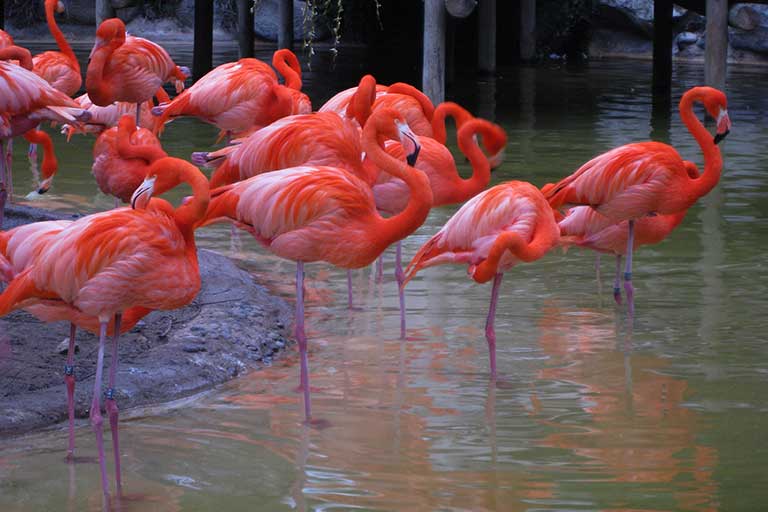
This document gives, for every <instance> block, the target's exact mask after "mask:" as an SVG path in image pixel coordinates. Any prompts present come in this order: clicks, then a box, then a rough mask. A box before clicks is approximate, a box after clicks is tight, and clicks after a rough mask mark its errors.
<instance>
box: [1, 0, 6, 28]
mask: <svg viewBox="0 0 768 512" xmlns="http://www.w3.org/2000/svg"><path fill="white" fill-rule="evenodd" d="M4 29H5V0H0V30H4Z"/></svg>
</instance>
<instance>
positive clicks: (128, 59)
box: [85, 18, 190, 124]
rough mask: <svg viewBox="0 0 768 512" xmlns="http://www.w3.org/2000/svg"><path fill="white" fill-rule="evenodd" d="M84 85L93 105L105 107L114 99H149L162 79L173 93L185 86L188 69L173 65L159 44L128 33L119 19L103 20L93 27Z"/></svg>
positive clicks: (137, 109)
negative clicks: (93, 37) (171, 84)
mask: <svg viewBox="0 0 768 512" xmlns="http://www.w3.org/2000/svg"><path fill="white" fill-rule="evenodd" d="M90 59H91V60H90V62H89V63H88V70H87V71H86V74H85V87H86V90H87V92H88V96H89V97H90V98H91V101H93V103H94V104H96V105H99V106H102V107H106V106H108V105H110V104H111V103H113V102H115V101H127V102H131V103H136V105H137V107H136V117H137V119H136V124H140V123H141V121H140V119H139V114H140V112H141V106H140V104H141V103H143V102H145V101H147V100H149V99H151V98H152V96H153V95H154V94H155V91H157V90H158V89H159V88H160V87H161V86H162V85H163V84H164V83H165V82H169V81H174V83H175V86H176V92H177V93H178V92H181V91H182V90H183V89H184V80H185V79H186V78H187V77H188V76H189V74H190V73H189V69H187V68H180V67H179V66H177V65H176V64H174V62H173V60H171V57H170V56H169V55H168V52H166V51H165V50H164V49H163V47H162V46H160V45H158V44H156V43H153V42H152V41H149V40H147V39H143V38H141V37H133V36H127V35H126V34H125V24H124V23H123V22H122V21H121V20H120V19H118V18H110V19H108V20H104V21H103V22H102V23H101V25H99V28H98V30H96V42H95V44H94V45H93V50H92V51H91V56H90Z"/></svg>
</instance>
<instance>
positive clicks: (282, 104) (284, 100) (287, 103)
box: [272, 83, 293, 119]
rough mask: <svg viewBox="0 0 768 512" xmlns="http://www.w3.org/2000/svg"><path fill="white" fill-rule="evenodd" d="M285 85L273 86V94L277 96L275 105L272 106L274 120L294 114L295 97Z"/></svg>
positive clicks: (276, 84)
mask: <svg viewBox="0 0 768 512" xmlns="http://www.w3.org/2000/svg"><path fill="white" fill-rule="evenodd" d="M289 89H290V88H289V87H287V86H285V85H280V84H278V83H275V84H274V85H273V86H272V93H273V94H274V95H275V103H273V105H272V113H273V116H274V119H279V118H281V117H285V116H289V115H291V114H292V113H293V96H292V95H291V92H290V90H289Z"/></svg>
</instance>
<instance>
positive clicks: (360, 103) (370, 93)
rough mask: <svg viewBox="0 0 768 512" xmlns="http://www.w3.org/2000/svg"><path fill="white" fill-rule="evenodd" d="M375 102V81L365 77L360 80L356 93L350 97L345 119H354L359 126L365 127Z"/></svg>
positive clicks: (370, 77) (367, 76)
mask: <svg viewBox="0 0 768 512" xmlns="http://www.w3.org/2000/svg"><path fill="white" fill-rule="evenodd" d="M374 101H376V79H375V78H373V76H371V75H365V76H364V77H363V78H361V79H360V83H359V84H358V86H357V91H355V94H353V95H352V99H350V100H349V105H348V106H347V113H346V115H347V117H352V118H354V119H355V120H356V121H357V122H358V124H359V125H360V126H365V123H366V121H368V118H369V117H370V115H371V107H372V106H373V102H374Z"/></svg>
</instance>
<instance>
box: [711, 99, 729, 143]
mask: <svg viewBox="0 0 768 512" xmlns="http://www.w3.org/2000/svg"><path fill="white" fill-rule="evenodd" d="M729 133H731V118H730V117H728V110H726V109H725V108H721V109H720V113H719V114H718V115H717V133H715V144H717V143H719V142H720V141H721V140H723V139H724V138H725V136H726V135H728V134H729Z"/></svg>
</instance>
